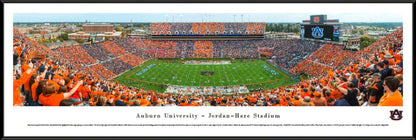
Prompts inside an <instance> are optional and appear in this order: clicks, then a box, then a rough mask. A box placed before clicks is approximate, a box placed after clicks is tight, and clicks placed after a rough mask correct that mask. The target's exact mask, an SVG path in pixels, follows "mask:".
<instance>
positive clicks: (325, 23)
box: [300, 15, 341, 42]
mask: <svg viewBox="0 0 416 140" xmlns="http://www.w3.org/2000/svg"><path fill="white" fill-rule="evenodd" d="M340 27H341V23H339V20H338V19H331V20H328V19H327V16H326V15H311V16H310V20H303V21H302V23H301V24H300V38H302V39H304V38H306V39H314V40H323V41H332V42H340V39H339V38H340Z"/></svg>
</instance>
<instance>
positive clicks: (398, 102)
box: [378, 76, 403, 106]
mask: <svg viewBox="0 0 416 140" xmlns="http://www.w3.org/2000/svg"><path fill="white" fill-rule="evenodd" d="M399 85H400V81H399V80H398V79H396V78H394V77H393V76H389V77H386V78H385V79H384V83H383V87H384V89H385V90H386V93H384V95H383V97H381V99H380V102H379V104H378V106H403V97H402V95H401V94H400V91H399V90H397V89H398V87H399Z"/></svg>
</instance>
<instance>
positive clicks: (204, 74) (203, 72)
mask: <svg viewBox="0 0 416 140" xmlns="http://www.w3.org/2000/svg"><path fill="white" fill-rule="evenodd" d="M214 74H215V72H213V71H201V75H203V76H212V75H214Z"/></svg>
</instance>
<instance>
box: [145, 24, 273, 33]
mask: <svg viewBox="0 0 416 140" xmlns="http://www.w3.org/2000/svg"><path fill="white" fill-rule="evenodd" d="M150 27H151V31H152V35H243V34H244V35H258V34H264V30H265V27H266V25H265V23H255V22H249V23H216V22H206V23H151V24H150Z"/></svg>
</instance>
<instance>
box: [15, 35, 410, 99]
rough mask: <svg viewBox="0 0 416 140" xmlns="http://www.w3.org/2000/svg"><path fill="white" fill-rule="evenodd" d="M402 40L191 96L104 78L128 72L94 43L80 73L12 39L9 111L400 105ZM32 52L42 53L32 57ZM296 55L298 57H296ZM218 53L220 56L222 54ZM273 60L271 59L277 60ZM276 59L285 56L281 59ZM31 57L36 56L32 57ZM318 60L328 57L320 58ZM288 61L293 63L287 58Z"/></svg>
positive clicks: (395, 38) (53, 54)
mask: <svg viewBox="0 0 416 140" xmlns="http://www.w3.org/2000/svg"><path fill="white" fill-rule="evenodd" d="M402 34H403V28H400V29H397V30H396V31H394V32H393V33H392V34H390V35H388V36H386V37H385V38H383V39H381V40H379V41H377V42H375V43H374V44H372V45H370V46H369V47H367V48H365V49H363V50H360V51H358V52H357V53H355V54H354V55H355V56H354V57H353V58H352V61H351V62H350V63H348V64H342V63H339V66H337V67H339V68H328V67H329V66H327V64H328V63H327V62H325V63H321V62H319V61H318V62H316V61H312V60H309V59H306V60H304V61H302V62H300V63H298V64H297V66H299V65H304V66H305V67H306V69H304V70H305V71H307V70H313V71H317V73H316V74H313V75H315V77H313V78H310V79H307V80H304V81H301V82H299V83H296V84H294V85H290V86H287V87H276V88H273V89H259V90H258V91H254V92H251V93H248V94H231V95H223V96H216V95H209V96H204V95H197V94H194V93H191V94H189V95H185V94H176V95H173V94H171V93H165V94H163V93H157V92H155V91H149V90H144V89H139V88H133V87H126V86H124V85H121V84H119V83H118V82H113V81H109V80H105V79H109V78H110V77H113V76H115V75H117V74H119V73H121V72H120V70H126V69H129V68H131V65H129V64H128V63H126V62H123V60H122V59H118V58H115V56H112V54H111V53H110V52H109V51H107V50H106V49H105V48H103V47H100V45H97V46H98V47H94V48H92V47H91V46H82V50H84V51H85V52H86V53H87V54H88V55H89V56H91V57H92V58H93V59H96V60H100V61H104V62H102V63H96V64H92V65H89V66H88V67H83V68H82V71H78V70H76V69H75V68H73V67H75V66H73V65H71V64H70V63H72V62H71V60H68V59H67V56H63V57H60V56H61V55H57V54H59V51H57V52H55V51H51V50H48V49H47V48H46V47H44V46H42V45H40V44H38V43H35V42H34V41H32V40H30V39H28V38H26V37H25V36H24V35H22V34H19V33H15V34H14V41H13V43H14V44H13V51H14V53H13V62H14V63H13V65H14V67H13V105H15V106H22V105H25V106H39V105H42V106H71V105H78V106H360V105H361V106H402V105H403V96H404V95H403V75H402V73H403V36H402ZM186 42H187V41H186ZM270 43H272V44H274V45H275V46H274V50H276V52H274V53H277V50H278V49H279V47H281V48H282V49H281V50H280V51H281V52H286V51H289V52H293V53H295V54H300V55H302V56H303V55H304V57H306V56H308V55H309V54H311V52H309V51H308V49H310V48H311V47H312V48H313V47H315V50H317V48H319V45H317V44H314V43H307V42H303V41H286V42H285V41H281V42H278V41H276V42H270ZM285 43H289V44H291V45H293V46H295V47H293V46H291V47H286V48H283V47H282V46H284V45H282V44H285ZM214 44H215V42H213V46H214ZM299 44H303V45H299ZM287 46H290V45H287ZM188 47H192V45H190V46H182V47H178V48H179V50H180V49H183V50H187V49H186V48H188ZM308 47H309V48H308ZM213 48H215V47H213ZM38 49H40V50H42V51H43V52H38ZM296 49H297V50H303V51H306V52H297V51H295V50H296ZM222 51H223V52H224V50H222ZM328 51H329V50H328ZM339 51H341V50H339ZM240 52H241V51H240ZM101 53H107V54H101ZM131 53H132V54H134V55H135V56H138V57H139V58H143V57H140V56H144V55H145V54H146V53H145V51H137V52H131ZM337 53H338V52H337ZM78 55H79V54H76V55H75V56H78ZM100 55H103V56H100ZM275 55H276V56H279V54H275ZM281 55H283V56H287V57H289V56H290V55H285V54H284V53H283V54H281ZM39 56H44V57H43V58H38V57H39ZM323 57H330V56H328V55H324V56H323ZM335 57H338V56H335ZM339 57H342V56H339ZM289 58H294V56H290V57H289ZM322 59H325V58H322ZM334 59H336V58H334ZM143 60H146V59H143ZM306 61H307V62H306ZM77 62H79V61H77ZM81 63H85V62H81ZM331 63H332V62H331ZM286 65H288V64H286ZM326 66H327V67H326ZM293 67H296V66H293ZM293 67H292V68H293ZM115 68H118V69H115ZM285 68H290V67H289V66H288V67H285ZM321 70H324V71H321Z"/></svg>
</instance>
